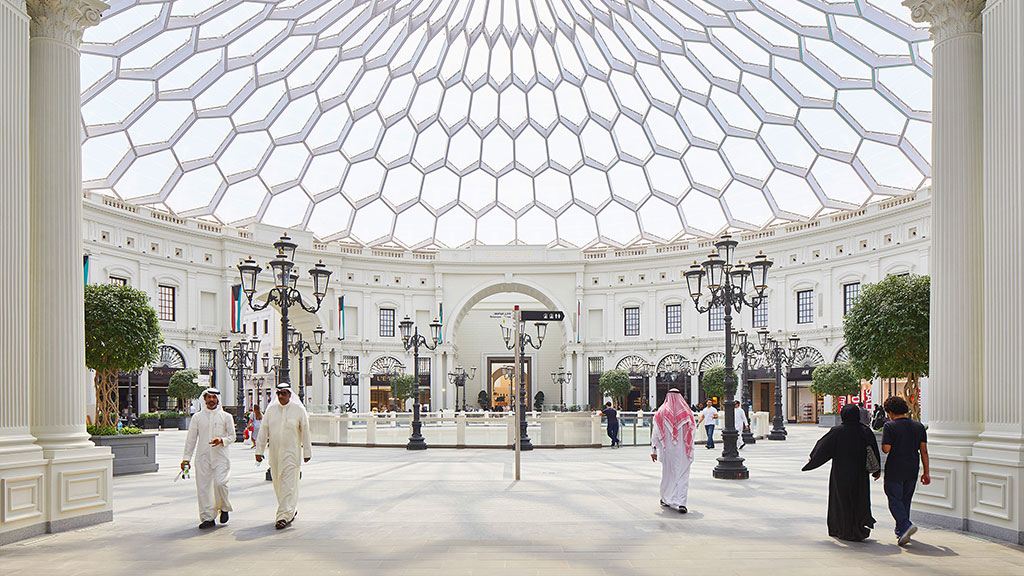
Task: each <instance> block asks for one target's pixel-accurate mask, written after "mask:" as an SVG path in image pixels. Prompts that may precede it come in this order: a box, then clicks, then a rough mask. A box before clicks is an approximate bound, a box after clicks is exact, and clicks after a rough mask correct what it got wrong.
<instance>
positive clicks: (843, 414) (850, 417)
mask: <svg viewBox="0 0 1024 576" xmlns="http://www.w3.org/2000/svg"><path fill="white" fill-rule="evenodd" d="M839 419H840V420H842V421H843V424H860V407H859V406H857V405H856V404H847V405H846V406H843V409H842V410H840V411H839Z"/></svg>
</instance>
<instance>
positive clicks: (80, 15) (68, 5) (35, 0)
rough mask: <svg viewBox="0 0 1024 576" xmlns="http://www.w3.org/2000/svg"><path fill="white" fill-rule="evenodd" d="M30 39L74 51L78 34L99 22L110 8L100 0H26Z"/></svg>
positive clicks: (78, 39) (79, 41) (80, 36)
mask: <svg viewBox="0 0 1024 576" xmlns="http://www.w3.org/2000/svg"><path fill="white" fill-rule="evenodd" d="M25 4H26V7H27V8H28V14H29V16H31V17H32V21H31V22H30V24H29V33H30V35H31V36H32V38H51V39H53V40H58V41H60V42H64V43H65V44H70V45H71V46H73V47H75V48H78V45H79V44H81V43H82V32H83V31H84V30H85V29H86V28H87V27H89V26H95V25H97V24H99V22H100V16H101V15H102V14H103V11H104V10H106V9H107V8H110V6H109V5H108V4H106V3H104V2H101V1H100V0H27V1H26V3H25Z"/></svg>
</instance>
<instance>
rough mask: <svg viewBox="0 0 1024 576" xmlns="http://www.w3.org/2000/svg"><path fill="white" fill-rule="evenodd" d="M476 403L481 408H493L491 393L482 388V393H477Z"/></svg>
mask: <svg viewBox="0 0 1024 576" xmlns="http://www.w3.org/2000/svg"><path fill="white" fill-rule="evenodd" d="M476 403H477V406H480V409H481V410H490V409H491V395H490V394H488V393H487V390H481V391H480V393H479V394H477V395H476Z"/></svg>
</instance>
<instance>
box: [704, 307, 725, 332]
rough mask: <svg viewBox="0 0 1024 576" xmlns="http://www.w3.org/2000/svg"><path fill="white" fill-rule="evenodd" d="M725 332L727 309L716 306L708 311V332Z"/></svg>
mask: <svg viewBox="0 0 1024 576" xmlns="http://www.w3.org/2000/svg"><path fill="white" fill-rule="evenodd" d="M724 331H725V308H724V307H722V306H715V307H713V308H711V310H708V332H724Z"/></svg>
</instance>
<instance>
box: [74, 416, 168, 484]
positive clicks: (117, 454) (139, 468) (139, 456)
mask: <svg viewBox="0 0 1024 576" xmlns="http://www.w3.org/2000/svg"><path fill="white" fill-rule="evenodd" d="M148 420H149V421H153V422H155V421H156V420H154V419H152V418H150V419H148ZM86 430H87V431H88V432H89V436H90V438H89V439H90V440H92V442H93V444H95V445H97V446H107V447H109V448H110V451H111V452H112V453H113V454H114V476H121V475H123V474H140V473H143V472H156V471H157V470H159V469H160V465H159V464H157V463H156V434H143V433H142V430H140V429H138V428H130V427H127V426H125V427H123V428H118V427H116V426H95V425H90V426H87V427H86Z"/></svg>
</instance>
